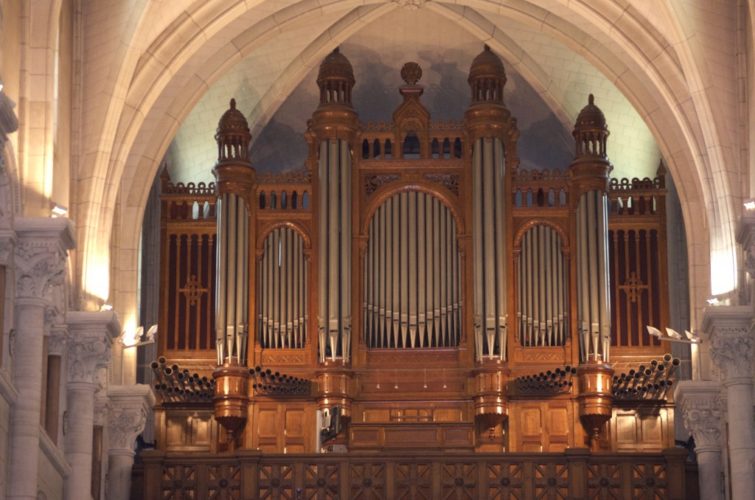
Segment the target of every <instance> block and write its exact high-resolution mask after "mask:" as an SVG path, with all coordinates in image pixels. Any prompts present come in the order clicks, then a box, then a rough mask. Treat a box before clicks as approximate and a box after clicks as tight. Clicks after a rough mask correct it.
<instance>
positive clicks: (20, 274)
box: [14, 217, 74, 314]
mask: <svg viewBox="0 0 755 500" xmlns="http://www.w3.org/2000/svg"><path fill="white" fill-rule="evenodd" d="M14 225H15V229H16V236H17V239H16V244H15V252H14V264H15V271H16V297H17V298H32V299H42V300H44V301H46V302H48V304H50V305H51V306H53V307H54V308H55V309H56V310H57V312H58V313H61V314H62V313H63V312H64V310H65V301H64V298H63V297H64V286H65V281H66V262H67V258H68V250H70V249H72V248H73V247H74V239H73V226H72V224H71V221H70V220H69V219H67V218H44V217H17V218H16V219H15V224H14Z"/></svg>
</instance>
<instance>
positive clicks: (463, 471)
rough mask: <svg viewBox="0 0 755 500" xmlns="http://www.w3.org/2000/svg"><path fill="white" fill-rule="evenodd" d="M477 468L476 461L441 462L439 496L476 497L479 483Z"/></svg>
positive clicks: (470, 499)
mask: <svg viewBox="0 0 755 500" xmlns="http://www.w3.org/2000/svg"><path fill="white" fill-rule="evenodd" d="M477 468H478V464H476V463H453V464H442V465H441V469H440V498H454V499H469V500H474V499H476V498H477V495H478V494H477V487H478V484H479V479H478V477H477Z"/></svg>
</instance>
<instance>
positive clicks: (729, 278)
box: [710, 249, 737, 296]
mask: <svg viewBox="0 0 755 500" xmlns="http://www.w3.org/2000/svg"><path fill="white" fill-rule="evenodd" d="M734 258H735V256H734V252H732V251H731V250H729V249H719V250H713V251H712V252H711V255H710V291H711V295H714V296H716V295H724V294H726V293H729V292H731V291H732V290H734V289H735V288H736V287H737V265H736V262H735V260H734Z"/></svg>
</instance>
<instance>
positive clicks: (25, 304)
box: [8, 217, 73, 500]
mask: <svg viewBox="0 0 755 500" xmlns="http://www.w3.org/2000/svg"><path fill="white" fill-rule="evenodd" d="M15 227H16V234H17V244H16V248H15V255H14V264H15V275H16V276H15V277H16V301H15V328H14V330H15V333H14V336H13V341H12V351H13V384H14V386H15V388H16V390H17V391H18V399H17V400H16V404H15V405H14V407H13V412H12V416H11V428H10V436H11V437H10V457H8V463H9V469H8V498H9V499H14V500H16V499H30V500H32V499H36V498H37V479H38V475H39V438H40V429H41V428H40V425H39V421H40V412H41V409H42V408H41V399H42V384H43V383H44V381H43V380H42V373H43V369H42V363H43V362H44V360H43V359H42V356H43V338H44V335H45V329H46V325H47V324H49V323H50V322H52V320H53V319H54V318H55V317H56V316H58V315H60V314H62V313H63V312H64V310H65V300H64V289H63V288H64V283H65V266H66V259H67V251H68V249H70V248H73V230H72V227H71V224H70V222H69V221H68V219H47V218H24V217H20V218H17V219H16V221H15Z"/></svg>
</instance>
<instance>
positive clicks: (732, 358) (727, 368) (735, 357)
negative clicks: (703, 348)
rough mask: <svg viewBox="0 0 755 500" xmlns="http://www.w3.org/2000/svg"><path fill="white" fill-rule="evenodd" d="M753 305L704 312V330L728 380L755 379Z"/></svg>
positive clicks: (715, 361) (715, 308)
mask: <svg viewBox="0 0 755 500" xmlns="http://www.w3.org/2000/svg"><path fill="white" fill-rule="evenodd" d="M752 316H753V313H752V308H751V307H750V306H719V307H709V308H706V309H705V310H704V311H703V325H702V328H703V331H704V332H705V333H706V335H705V337H707V340H708V342H709V345H710V355H711V359H712V360H713V363H714V364H715V365H716V367H717V368H718V369H719V370H720V371H721V374H722V375H723V379H724V381H732V380H736V379H746V380H750V381H751V380H752V374H753V365H752V361H753V345H754V344H755V341H754V339H753V331H752Z"/></svg>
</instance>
